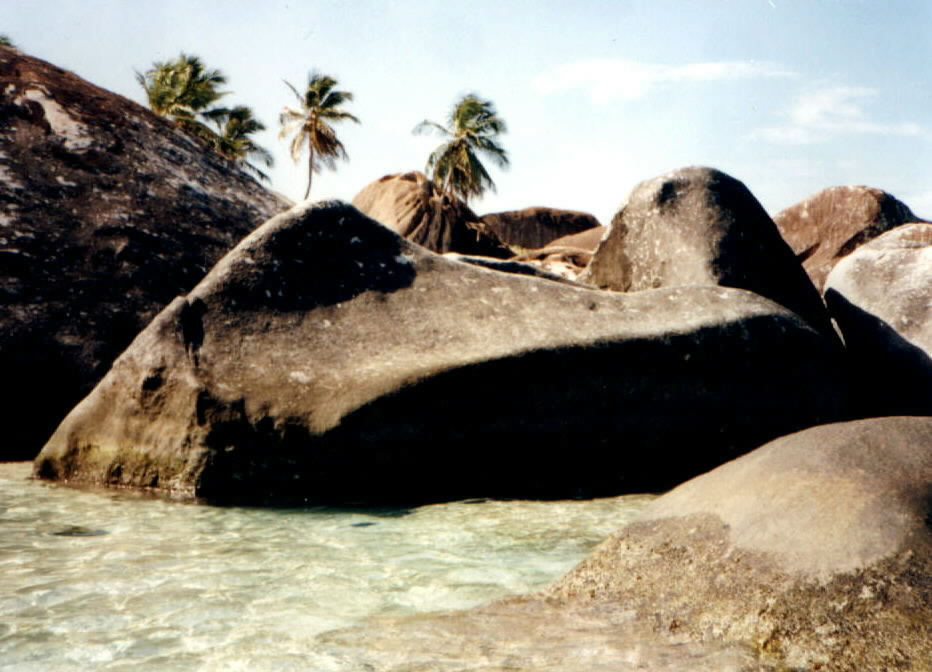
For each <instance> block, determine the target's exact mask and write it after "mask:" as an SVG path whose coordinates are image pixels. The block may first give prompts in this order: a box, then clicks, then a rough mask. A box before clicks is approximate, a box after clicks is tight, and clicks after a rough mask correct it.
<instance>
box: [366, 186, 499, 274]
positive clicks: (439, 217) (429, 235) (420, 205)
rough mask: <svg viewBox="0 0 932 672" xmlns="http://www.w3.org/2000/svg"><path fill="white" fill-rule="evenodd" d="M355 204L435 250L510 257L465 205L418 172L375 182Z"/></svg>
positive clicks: (383, 222)
mask: <svg viewBox="0 0 932 672" xmlns="http://www.w3.org/2000/svg"><path fill="white" fill-rule="evenodd" d="M353 205H354V206H355V207H356V208H357V209H358V210H359V211H360V212H362V213H363V214H364V215H366V216H368V217H371V218H372V219H374V220H376V221H377V222H380V223H381V224H384V225H385V226H387V227H388V228H390V229H391V230H392V231H394V232H395V233H397V234H398V235H399V236H401V237H403V238H406V239H407V240H410V241H412V242H415V243H417V244H418V245H422V246H424V247H426V248H427V249H428V250H432V251H434V252H441V253H443V252H457V253H459V254H470V255H478V256H483V257H498V258H500V259H504V258H507V257H510V256H512V252H511V251H510V250H509V249H508V248H507V247H505V246H504V245H503V244H502V242H501V241H500V240H499V239H498V238H497V237H496V236H495V234H494V233H492V232H491V231H490V230H489V228H488V227H487V226H486V225H485V224H484V223H483V222H482V221H481V220H480V219H479V217H477V216H476V214H475V213H474V212H473V211H472V210H470V209H469V208H468V207H466V204H465V203H463V202H462V201H460V200H458V199H451V198H448V197H446V196H443V195H441V194H440V192H439V191H438V190H437V188H436V187H435V186H434V183H433V182H431V181H430V180H428V179H427V177H425V176H424V174H423V173H419V172H417V171H412V172H410V173H403V174H399V175H386V176H385V177H382V178H380V179H378V180H376V181H375V182H373V183H371V184H369V185H368V186H366V187H365V188H364V189H363V190H362V191H360V192H359V193H358V194H356V196H355V198H353Z"/></svg>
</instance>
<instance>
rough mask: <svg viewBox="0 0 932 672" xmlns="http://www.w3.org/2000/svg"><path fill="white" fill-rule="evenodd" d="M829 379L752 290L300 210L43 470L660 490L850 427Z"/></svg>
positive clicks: (428, 491)
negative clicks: (506, 256) (587, 282)
mask: <svg viewBox="0 0 932 672" xmlns="http://www.w3.org/2000/svg"><path fill="white" fill-rule="evenodd" d="M836 364H837V362H836V360H835V357H834V349H833V348H832V347H831V346H830V344H829V343H827V341H826V339H825V338H824V337H822V336H821V335H820V334H818V333H817V332H815V331H814V330H812V329H811V328H810V327H808V326H807V325H805V323H803V322H802V321H801V320H799V318H798V317H797V316H795V315H794V314H793V313H790V312H789V311H787V310H785V309H783V308H781V307H779V306H777V305H776V304H773V303H772V302H770V301H767V300H765V299H763V298H761V297H759V296H756V295H753V294H751V293H748V292H744V291H741V290H732V289H726V288H721V287H687V288H671V289H662V290H655V291H646V292H641V293H637V294H631V295H623V294H613V293H606V292H599V291H596V290H591V289H587V288H582V287H576V286H571V285H568V284H566V283H558V282H553V281H551V280H547V279H542V278H536V277H528V276H522V275H515V274H509V273H500V272H497V271H493V270H488V269H483V268H479V267H477V266H473V265H468V264H463V263H461V262H458V261H454V260H450V259H445V258H443V257H442V256H439V255H436V254H434V253H431V252H429V251H427V250H425V249H424V248H422V247H420V246H418V245H414V244H412V243H409V242H407V241H405V240H403V239H401V238H400V237H398V236H397V235H396V234H395V233H394V232H392V231H390V230H388V229H387V228H385V227H383V226H381V225H379V224H378V223H376V222H374V221H372V220H370V219H368V218H366V217H364V216H362V215H361V214H360V213H359V212H358V211H357V210H355V209H354V208H352V207H349V206H346V205H343V204H339V203H334V204H320V205H318V206H316V207H311V206H302V207H297V208H294V209H292V210H291V211H289V212H287V213H284V214H282V215H280V216H278V217H275V218H273V219H272V220H270V221H269V222H267V223H266V224H265V225H263V226H262V227H261V228H259V229H258V230H257V231H255V232H254V233H253V234H251V235H250V236H248V237H247V238H246V239H245V240H244V241H242V242H241V244H240V245H238V246H237V247H236V248H235V249H234V250H233V251H232V252H231V253H230V254H228V255H227V256H226V257H225V258H224V259H223V260H221V261H220V263H219V264H218V265H217V266H216V267H215V268H214V269H213V270H212V271H211V272H210V273H209V274H208V275H207V276H206V277H205V278H204V280H203V281H202V282H201V283H200V284H198V285H197V287H196V288H195V289H194V290H192V291H191V292H190V293H189V294H188V295H187V296H186V297H179V298H177V299H176V300H175V301H174V302H173V303H171V304H170V305H169V306H168V307H167V308H166V309H165V310H164V311H163V312H162V313H160V314H159V315H158V316H157V317H156V318H155V320H154V321H153V322H152V323H151V324H150V325H149V326H148V327H147V328H146V329H145V330H144V331H143V332H142V333H141V334H140V335H139V336H138V337H137V338H136V340H135V341H134V342H133V344H132V345H131V346H130V347H129V348H128V349H127V350H126V351H125V352H124V353H123V354H122V355H121V356H120V358H119V359H118V360H117V361H116V362H115V363H114V365H113V367H112V369H111V370H110V372H109V373H108V374H107V376H106V377H105V378H104V380H103V381H101V383H100V384H99V385H98V386H97V387H96V388H95V389H94V391H93V392H92V393H91V394H90V395H89V396H88V397H87V398H86V399H85V400H84V401H82V402H81V404H79V405H78V406H77V407H76V408H75V409H74V410H73V411H72V412H71V414H70V415H69V416H68V417H67V418H66V419H65V421H64V422H63V423H62V424H61V426H60V427H59V428H58V430H57V431H56V433H55V434H54V436H53V437H52V438H51V440H50V441H49V442H48V444H47V445H46V446H45V448H44V449H43V451H42V453H41V454H40V456H39V457H38V458H37V460H36V463H35V473H36V474H37V475H38V476H39V477H42V478H49V479H60V480H67V481H71V482H84V483H96V484H108V485H113V486H128V487H151V488H156V489H161V490H164V491H170V492H172V493H174V494H176V495H177V496H181V497H203V498H206V499H208V500H223V501H229V500H253V501H255V500H268V499H275V498H276V497H280V498H288V499H293V498H297V499H300V500H301V501H312V500H313V501H331V502H333V501H370V502H374V501H383V502H388V501H403V502H407V503H411V502H418V501H430V500H439V499H456V498H461V497H468V496H480V495H490V496H533V497H548V496H561V497H566V496H573V495H577V494H601V493H610V492H619V491H625V490H629V491H630V490H636V491H644V490H645V489H647V490H649V489H654V488H659V487H668V486H669V485H671V484H673V483H677V482H681V481H682V480H683V479H684V478H686V477H688V476H691V475H694V474H696V473H701V472H702V471H704V470H706V469H708V468H709V467H711V466H713V465H715V464H719V463H721V462H722V461H723V460H724V459H728V458H730V457H732V456H734V455H737V454H739V453H741V452H744V451H746V450H749V449H751V448H753V447H754V446H757V445H760V444H761V443H763V442H764V441H766V440H768V439H770V438H773V437H775V436H778V435H781V434H785V433H787V432H788V431H793V430H795V429H798V428H802V427H806V426H810V425H812V424H816V423H819V422H822V421H825V420H828V419H830V418H833V417H837V416H838V415H840V414H841V413H842V412H843V410H844V404H845V401H844V399H845V392H844V388H843V385H842V384H841V383H840V377H839V370H838V368H837V365H836Z"/></svg>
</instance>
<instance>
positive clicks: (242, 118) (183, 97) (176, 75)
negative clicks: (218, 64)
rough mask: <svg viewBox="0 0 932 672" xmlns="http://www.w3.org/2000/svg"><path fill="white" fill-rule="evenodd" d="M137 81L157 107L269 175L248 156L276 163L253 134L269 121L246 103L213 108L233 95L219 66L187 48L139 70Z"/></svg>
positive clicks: (257, 172) (248, 166) (233, 157)
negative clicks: (259, 117) (187, 51)
mask: <svg viewBox="0 0 932 672" xmlns="http://www.w3.org/2000/svg"><path fill="white" fill-rule="evenodd" d="M136 81H138V82H139V85H140V86H142V88H143V90H145V92H146V97H147V99H148V102H149V108H150V109H151V110H152V111H153V112H155V113H156V114H158V115H161V116H163V117H167V118H169V119H171V120H172V121H174V122H175V123H176V124H177V125H178V126H180V127H181V128H182V129H184V130H185V131H187V132H188V133H190V134H191V135H193V136H195V137H197V138H200V139H201V140H203V141H204V142H205V143H207V144H208V145H209V146H210V147H212V148H213V149H214V150H216V151H217V152H219V153H220V154H222V155H223V156H225V157H227V158H228V159H231V160H233V161H235V162H236V163H238V164H239V165H240V166H241V167H242V168H244V169H246V170H248V171H250V172H252V173H254V174H255V175H256V176H257V177H260V178H262V179H268V176H267V175H266V174H265V173H263V172H262V171H261V170H259V169H258V168H256V167H255V166H254V165H252V164H251V163H249V162H248V160H247V159H249V158H253V157H255V158H258V159H260V160H261V161H262V162H263V163H264V164H265V165H266V166H271V165H272V155H271V154H270V153H269V152H268V151H267V150H265V149H263V148H262V147H259V146H258V145H256V144H255V143H254V142H253V141H252V140H251V139H250V138H249V135H251V134H253V133H256V132H258V131H262V130H264V129H265V126H264V125H263V124H262V123H261V122H260V121H259V120H257V119H256V118H255V117H253V113H252V110H251V109H249V108H248V107H246V106H244V105H238V106H236V107H233V108H225V107H212V106H213V105H214V103H216V102H217V101H218V100H220V99H221V98H222V97H223V96H226V95H227V94H228V92H227V91H220V90H219V87H220V86H222V85H223V84H226V77H225V76H224V75H223V74H222V73H221V72H220V71H219V70H208V69H207V68H206V67H205V66H204V64H203V62H201V60H200V59H199V58H198V57H197V56H192V55H189V54H184V53H182V54H181V55H180V56H179V57H178V58H177V59H175V60H174V61H167V62H164V63H154V64H153V65H152V68H151V69H150V70H147V71H146V73H145V74H142V73H139V72H137V73H136ZM210 123H213V125H214V126H215V127H216V129H217V130H216V131H215V130H213V129H212V128H211V127H210V125H209V124H210Z"/></svg>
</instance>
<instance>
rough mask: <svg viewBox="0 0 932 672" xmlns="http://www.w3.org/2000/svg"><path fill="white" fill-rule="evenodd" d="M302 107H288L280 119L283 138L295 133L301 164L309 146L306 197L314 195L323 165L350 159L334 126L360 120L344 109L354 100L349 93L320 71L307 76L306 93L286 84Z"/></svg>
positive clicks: (295, 148)
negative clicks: (312, 190) (312, 192)
mask: <svg viewBox="0 0 932 672" xmlns="http://www.w3.org/2000/svg"><path fill="white" fill-rule="evenodd" d="M285 84H286V85H287V86H288V88H289V89H291V91H292V93H294V95H295V98H297V99H298V103H299V104H300V108H299V109H295V108H291V107H285V109H283V110H282V113H281V116H280V117H279V123H280V124H281V126H282V129H281V133H280V134H279V136H280V137H285V136H287V135H290V134H292V133H293V134H294V137H292V139H291V158H293V159H294V160H295V162H297V161H298V159H300V158H301V152H302V151H304V148H305V147H307V152H308V157H307V190H306V191H305V192H304V198H305V199H307V197H308V196H309V195H310V193H311V181H312V180H313V179H314V173H319V172H320V171H321V168H322V167H323V166H326V167H327V168H329V169H330V170H334V169H335V168H336V160H337V159H343V160H347V159H349V157H348V156H347V154H346V148H345V147H344V146H343V143H342V142H340V140H339V138H337V134H336V131H334V130H333V126H331V124H332V123H334V122H338V121H345V120H349V121H355V122H356V123H357V124H358V123H359V119H357V118H356V117H354V116H353V115H352V114H350V113H349V112H347V111H345V110H343V109H342V107H341V106H342V105H343V104H344V103H346V102H348V101H351V100H352V99H353V94H352V93H350V92H349V91H337V90H335V87H336V86H337V80H335V79H334V78H333V77H330V76H328V75H322V74H320V73H319V72H311V73H309V74H308V77H307V86H306V87H305V89H304V91H303V92H301V93H299V92H298V90H297V89H296V88H295V87H294V86H292V85H291V84H290V83H289V82H287V81H286V82H285Z"/></svg>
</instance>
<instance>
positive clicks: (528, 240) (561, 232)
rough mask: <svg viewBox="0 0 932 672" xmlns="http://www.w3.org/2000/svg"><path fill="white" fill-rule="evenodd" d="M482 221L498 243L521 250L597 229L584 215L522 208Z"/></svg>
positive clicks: (536, 208)
mask: <svg viewBox="0 0 932 672" xmlns="http://www.w3.org/2000/svg"><path fill="white" fill-rule="evenodd" d="M482 221H483V222H485V224H486V226H488V228H489V229H490V230H491V231H492V233H494V234H495V235H496V236H497V237H498V239H499V240H501V241H502V242H503V243H505V244H506V245H509V246H511V247H519V248H521V249H524V250H532V249H538V248H541V247H545V246H546V245H549V244H550V243H551V242H553V241H554V240H556V239H557V238H561V237H563V236H569V235H573V234H577V233H580V232H582V231H587V230H589V229H594V228H596V227H601V224H599V220H597V219H596V218H595V217H593V216H592V215H590V214H588V213H586V212H577V211H575V210H558V209H556V208H541V207H533V208H524V209H523V210H509V211H507V212H494V213H490V214H487V215H482Z"/></svg>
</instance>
